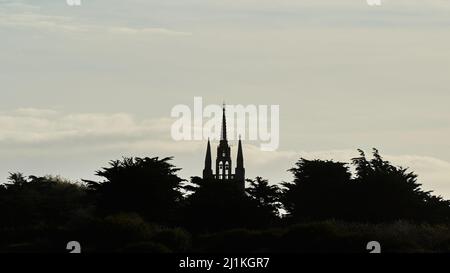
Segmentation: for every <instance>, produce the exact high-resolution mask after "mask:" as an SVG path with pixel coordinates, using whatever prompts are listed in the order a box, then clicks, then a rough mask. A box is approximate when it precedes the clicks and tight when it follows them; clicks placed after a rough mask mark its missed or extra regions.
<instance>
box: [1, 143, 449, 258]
mask: <svg viewBox="0 0 450 273" xmlns="http://www.w3.org/2000/svg"><path fill="white" fill-rule="evenodd" d="M359 152H360V156H359V157H357V158H354V159H352V161H351V162H350V163H343V162H335V161H332V160H307V159H304V158H300V159H299V160H298V161H297V162H296V163H295V166H293V168H292V169H290V170H289V172H291V173H292V175H293V180H292V181H290V182H283V183H280V184H271V183H269V181H267V180H266V179H264V178H262V177H256V178H254V179H249V180H247V187H246V189H245V193H242V191H240V190H239V189H238V188H236V187H234V186H233V185H232V184H230V183H221V182H218V181H214V180H205V179H202V178H200V177H192V178H191V179H190V180H185V179H183V178H181V177H179V175H178V174H177V173H178V172H179V170H180V169H179V168H177V167H176V166H174V165H173V164H172V163H171V161H172V158H159V157H146V158H139V157H135V158H123V159H120V160H114V161H111V162H110V163H109V165H108V166H106V167H104V168H102V169H101V170H99V171H98V172H97V173H96V174H97V176H98V177H100V181H89V180H83V181H82V182H78V183H74V182H71V181H67V180H65V179H63V178H61V177H55V176H44V177H37V176H25V175H23V174H21V173H12V174H10V176H9V178H8V181H7V182H5V183H3V184H2V185H0V233H1V234H2V236H0V251H14V250H17V251H21V250H26V251H39V250H43V249H45V250H46V251H52V250H55V251H57V250H58V249H59V245H60V244H61V243H62V242H64V241H65V240H67V238H78V239H77V240H80V241H85V242H89V246H90V247H91V249H92V250H93V251H102V250H105V251H107V250H111V249H118V247H119V246H120V249H121V250H124V249H125V250H126V249H131V250H133V249H135V250H136V249H145V250H154V251H157V252H164V251H166V250H167V251H169V250H170V251H175V252H182V251H187V250H189V249H192V247H193V246H192V244H193V241H195V244H197V245H201V246H205V245H209V244H211V242H212V241H211V240H212V239H205V238H209V237H208V236H211V234H219V233H220V234H223V232H225V233H226V234H228V233H227V232H232V231H233V230H239V229H241V230H247V231H255V232H256V231H258V232H263V231H264V230H272V231H273V232H272V233H270V232H269V233H267V234H266V233H264V234H263V235H261V234H260V235H254V236H256V237H257V238H260V239H261V238H262V240H263V241H264V240H269V241H270V238H272V239H273V237H274V236H278V235H279V234H281V233H277V232H276V231H274V230H276V229H279V230H283V229H286V228H288V229H289V228H291V227H295V226H297V225H308V224H311V223H320V222H323V221H325V222H326V221H338V222H343V223H356V222H357V223H361V224H365V225H380V224H383V223H395V222H398V221H407V222H411V223H417V224H424V223H425V224H445V225H446V224H448V222H449V217H450V202H449V201H448V200H444V199H443V198H442V197H440V196H435V195H433V194H432V192H429V191H424V190H423V189H422V188H421V184H419V183H418V181H417V175H416V174H415V173H413V172H411V171H409V170H408V169H406V168H402V167H396V166H393V165H392V164H391V163H390V162H388V161H386V160H384V159H383V158H382V156H381V155H380V154H379V152H378V151H377V150H376V149H374V150H373V154H372V158H371V159H368V158H367V157H366V155H365V154H364V152H363V151H359ZM351 167H353V169H354V170H355V171H354V172H352V171H351ZM307 230H308V229H307ZM302 232H305V230H303V231H302ZM258 234H259V233H258ZM274 234H275V235H274ZM276 234H278V235H276ZM283 234H284V233H283ZM302 234H303V233H302ZM252 236H253V235H252ZM258 236H259V237H258ZM193 238H195V240H194V239H193ZM308 238H310V237H308ZM216 239H217V238H216ZM290 241H291V240H286V241H285V243H283V246H289V244H291V242H290ZM294 241H295V240H294ZM274 242H276V240H274ZM283 242H284V241H283ZM253 243H255V242H253ZM216 245H217V244H216ZM239 245H240V244H239V243H238V244H237V245H236V246H235V247H238V246H239ZM306 245H308V244H306ZM241 246H242V242H241ZM303 246H305V245H303ZM310 247H312V248H314V247H313V246H310ZM199 248H200V249H201V247H199ZM287 249H289V248H287Z"/></svg>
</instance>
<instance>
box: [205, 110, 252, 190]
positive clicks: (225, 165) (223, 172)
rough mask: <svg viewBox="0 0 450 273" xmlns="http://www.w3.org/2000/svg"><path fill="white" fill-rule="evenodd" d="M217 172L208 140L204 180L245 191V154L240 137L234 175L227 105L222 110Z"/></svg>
mask: <svg viewBox="0 0 450 273" xmlns="http://www.w3.org/2000/svg"><path fill="white" fill-rule="evenodd" d="M215 171H216V172H215V174H213V171H212V156H211V144H210V141H209V139H208V145H207V147H206V157H205V168H204V169H203V179H213V180H214V181H217V182H227V183H232V184H234V185H236V186H237V187H238V189H240V190H241V191H242V192H244V191H245V168H244V153H243V149H242V141H241V137H240V136H239V143H238V151H237V160H236V169H235V173H234V174H233V173H232V161H231V149H230V145H228V138H227V120H226V110H225V104H224V105H223V109H222V131H221V133H220V143H219V146H217V157H216V170H215Z"/></svg>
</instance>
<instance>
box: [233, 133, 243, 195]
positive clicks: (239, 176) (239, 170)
mask: <svg viewBox="0 0 450 273" xmlns="http://www.w3.org/2000/svg"><path fill="white" fill-rule="evenodd" d="M235 180H236V182H237V183H238V185H239V187H240V189H241V190H242V191H244V190H245V168H244V153H243V152H242V141H241V136H239V144H238V152H237V160H236V171H235Z"/></svg>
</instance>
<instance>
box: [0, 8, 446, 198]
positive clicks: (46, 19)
mask: <svg viewBox="0 0 450 273" xmlns="http://www.w3.org/2000/svg"><path fill="white" fill-rule="evenodd" d="M81 1H82V5H81V6H79V7H71V6H69V5H67V3H66V1H65V0H40V1H36V0H0V37H1V43H0V83H1V84H0V92H1V93H0V94H1V100H0V180H3V181H5V180H6V177H7V176H8V173H9V172H16V171H20V172H23V173H25V174H27V175H31V174H32V175H46V174H53V175H61V176H63V177H67V178H69V179H72V180H80V179H81V178H86V179H96V177H95V171H96V170H99V169H100V168H101V167H104V166H107V164H108V162H109V161H110V160H113V159H120V158H121V157H123V156H152V157H153V156H160V157H166V156H174V160H173V163H174V164H176V165H177V166H178V167H181V168H182V171H181V172H180V175H181V176H182V177H183V178H189V177H190V176H196V175H201V173H202V169H203V161H204V154H205V149H206V143H205V141H180V142H176V141H174V140H173V139H172V137H171V133H170V129H171V125H172V123H173V118H171V116H170V114H171V110H172V108H173V107H174V106H176V105H179V104H185V105H188V106H192V107H193V103H194V97H202V98H203V101H204V104H221V103H222V101H226V102H227V103H228V104H242V105H249V104H252V105H279V106H280V147H279V149H278V150H276V151H272V152H263V151H261V150H260V149H259V144H258V143H255V142H251V141H250V142H245V141H244V157H245V160H246V162H245V163H246V166H245V167H246V171H247V176H248V177H255V176H257V175H259V176H263V177H266V178H268V179H269V180H270V182H272V183H279V182H282V181H290V180H291V179H292V177H291V175H290V174H289V172H287V170H288V169H289V168H291V167H292V166H293V165H294V163H295V162H296V161H297V160H298V159H299V158H300V157H304V158H307V159H315V158H320V159H333V160H339V161H348V160H349V159H350V158H352V157H355V156H357V155H358V154H357V151H356V150H357V149H358V148H361V149H364V150H365V151H366V152H367V153H370V150H371V148H373V147H376V148H378V149H379V150H380V152H381V154H382V155H384V156H385V158H386V159H388V160H390V161H391V162H392V163H394V164H395V165H399V166H404V167H409V168H410V169H411V170H412V171H415V172H416V173H417V174H418V175H419V182H420V183H422V184H423V188H424V189H425V190H434V191H435V194H438V195H442V196H444V197H446V198H449V199H450V144H449V141H448V140H449V136H450V128H449V117H450V107H448V105H449V101H450V92H448V89H449V88H448V87H449V84H450V77H449V76H448V72H449V71H450V54H449V53H448V48H450V36H449V35H448V33H449V30H450V16H449V15H450V2H449V1H444V0H427V1H423V0H408V1H406V0H384V1H382V5H381V6H379V7H372V6H369V5H367V3H366V1H365V0H342V1H335V0H305V1H299V0H278V1H271V0H227V1H224V0H180V1H171V0H164V1H153V0H127V1H119V0H81ZM216 144H217V143H213V146H215V145H216ZM231 144H232V145H233V146H232V149H233V152H234V153H235V152H236V151H235V150H236V143H234V142H232V143H231ZM214 149H215V148H213V151H214ZM213 156H214V154H213Z"/></svg>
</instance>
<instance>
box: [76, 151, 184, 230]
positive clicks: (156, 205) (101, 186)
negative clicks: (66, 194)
mask: <svg viewBox="0 0 450 273" xmlns="http://www.w3.org/2000/svg"><path fill="white" fill-rule="evenodd" d="M171 159H172V158H163V159H159V158H158V157H154V158H149V157H146V158H139V157H136V158H123V159H122V160H116V161H111V162H110V166H109V167H106V168H103V169H102V170H100V171H98V172H97V175H98V176H101V177H104V178H105V179H106V180H105V181H103V182H93V181H86V180H84V181H85V182H86V183H87V184H88V187H89V189H90V190H91V191H93V192H94V193H95V195H96V198H97V200H98V205H99V208H100V209H101V210H102V211H103V212H104V213H107V214H108V213H116V212H136V213H138V214H139V215H141V216H142V217H144V218H145V219H146V220H148V221H152V222H172V221H174V218H175V216H176V210H177V208H178V207H179V205H180V203H181V201H182V199H183V196H182V193H181V191H180V190H181V188H182V182H183V181H184V180H183V179H181V178H180V177H178V175H177V174H176V173H177V172H178V171H179V170H180V169H178V168H175V167H174V166H173V165H172V164H170V163H169V161H170V160H171Z"/></svg>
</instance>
